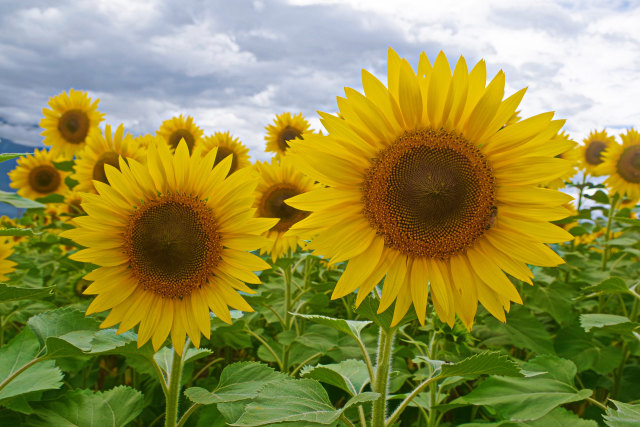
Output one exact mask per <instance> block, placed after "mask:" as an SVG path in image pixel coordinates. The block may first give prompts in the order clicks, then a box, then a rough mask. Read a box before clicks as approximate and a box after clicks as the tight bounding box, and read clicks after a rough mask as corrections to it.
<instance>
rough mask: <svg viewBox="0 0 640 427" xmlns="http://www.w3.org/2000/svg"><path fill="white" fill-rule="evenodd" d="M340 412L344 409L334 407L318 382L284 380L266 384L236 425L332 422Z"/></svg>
mask: <svg viewBox="0 0 640 427" xmlns="http://www.w3.org/2000/svg"><path fill="white" fill-rule="evenodd" d="M341 413H342V410H337V409H335V408H334V407H333V405H332V404H331V401H330V400H329V396H328V395H327V392H326V391H325V389H324V388H322V386H321V385H320V383H319V382H317V381H314V380H310V379H302V380H293V381H291V380H285V381H277V382H274V383H272V384H270V385H269V387H265V388H263V389H262V390H261V391H260V393H259V394H258V396H257V397H256V398H255V399H254V400H253V401H252V402H251V403H249V404H248V405H247V406H246V408H245V411H244V413H243V414H242V416H241V417H240V418H239V419H238V420H237V421H236V422H235V423H234V424H233V425H235V426H263V425H271V424H275V423H282V422H291V421H302V422H305V423H307V424H308V423H313V424H331V423H333V422H334V421H336V420H337V419H338V417H339V416H340V414H341Z"/></svg>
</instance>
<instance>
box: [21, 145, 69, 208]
mask: <svg viewBox="0 0 640 427" xmlns="http://www.w3.org/2000/svg"><path fill="white" fill-rule="evenodd" d="M54 160H62V159H55V158H54V157H53V155H52V153H51V152H49V151H46V150H38V149H36V150H35V151H34V152H33V155H31V154H27V155H26V156H23V157H19V158H18V161H17V163H18V166H17V167H16V168H15V169H14V170H12V171H11V172H9V178H10V179H11V184H9V186H10V187H11V188H17V189H18V194H19V195H20V196H22V197H26V198H27V199H37V198H39V197H45V196H48V195H49V194H53V193H58V194H62V193H64V192H65V191H66V190H67V186H66V184H65V183H64V179H65V178H66V176H67V173H66V172H62V171H60V170H58V169H56V167H55V166H54V164H53V161H54Z"/></svg>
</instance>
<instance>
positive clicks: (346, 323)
mask: <svg viewBox="0 0 640 427" xmlns="http://www.w3.org/2000/svg"><path fill="white" fill-rule="evenodd" d="M296 316H298V317H302V318H304V319H309V320H311V321H312V322H316V323H320V324H322V325H326V326H330V327H332V328H334V329H337V330H338V331H341V332H344V333H345V334H348V335H350V336H352V337H353V338H355V339H357V340H359V339H360V333H361V332H362V329H364V328H365V327H366V326H368V325H370V324H371V323H372V322H369V321H368V320H367V321H362V320H344V319H334V318H333V317H327V316H320V315H318V314H296Z"/></svg>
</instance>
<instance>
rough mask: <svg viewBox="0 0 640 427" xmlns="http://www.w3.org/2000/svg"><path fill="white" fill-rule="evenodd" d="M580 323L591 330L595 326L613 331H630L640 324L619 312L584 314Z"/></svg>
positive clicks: (585, 328)
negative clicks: (618, 313)
mask: <svg viewBox="0 0 640 427" xmlns="http://www.w3.org/2000/svg"><path fill="white" fill-rule="evenodd" d="M580 325H581V326H582V327H583V328H584V330H585V331H587V332H589V331H591V329H593V328H607V331H610V332H613V333H628V332H631V331H633V330H634V329H636V328H637V327H638V326H640V323H636V322H632V321H631V320H629V318H628V317H625V316H618V315H617V314H604V313H596V314H582V315H580Z"/></svg>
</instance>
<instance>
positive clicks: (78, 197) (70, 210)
mask: <svg viewBox="0 0 640 427" xmlns="http://www.w3.org/2000/svg"><path fill="white" fill-rule="evenodd" d="M83 194H84V193H80V192H78V191H71V190H69V191H67V192H66V193H65V194H64V205H65V208H64V213H65V214H67V215H70V216H78V215H84V209H82V196H83Z"/></svg>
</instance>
